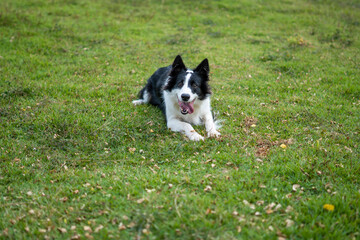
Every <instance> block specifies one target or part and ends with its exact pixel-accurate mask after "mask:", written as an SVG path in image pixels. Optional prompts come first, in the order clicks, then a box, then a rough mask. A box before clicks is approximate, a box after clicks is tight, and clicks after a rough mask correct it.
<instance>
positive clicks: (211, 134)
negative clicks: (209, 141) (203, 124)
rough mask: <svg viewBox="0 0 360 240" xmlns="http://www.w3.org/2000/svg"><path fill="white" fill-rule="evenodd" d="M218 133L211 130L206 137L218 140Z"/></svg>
mask: <svg viewBox="0 0 360 240" xmlns="http://www.w3.org/2000/svg"><path fill="white" fill-rule="evenodd" d="M220 135H221V134H220V133H219V132H218V131H216V130H213V131H209V132H208V134H207V136H208V137H210V138H218V137H220Z"/></svg>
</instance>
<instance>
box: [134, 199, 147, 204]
mask: <svg viewBox="0 0 360 240" xmlns="http://www.w3.org/2000/svg"><path fill="white" fill-rule="evenodd" d="M145 200H146V199H145V198H140V199H138V200H137V201H136V202H137V203H138V204H141V203H143V202H144V201H145Z"/></svg>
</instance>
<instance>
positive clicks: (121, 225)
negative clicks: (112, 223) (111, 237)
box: [118, 222, 126, 231]
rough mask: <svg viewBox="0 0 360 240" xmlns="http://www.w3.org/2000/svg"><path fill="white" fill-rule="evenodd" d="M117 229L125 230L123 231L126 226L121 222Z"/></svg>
mask: <svg viewBox="0 0 360 240" xmlns="http://www.w3.org/2000/svg"><path fill="white" fill-rule="evenodd" d="M118 229H119V230H120V231H122V230H125V229H126V226H125V225H124V224H123V223H122V222H121V223H119V226H118Z"/></svg>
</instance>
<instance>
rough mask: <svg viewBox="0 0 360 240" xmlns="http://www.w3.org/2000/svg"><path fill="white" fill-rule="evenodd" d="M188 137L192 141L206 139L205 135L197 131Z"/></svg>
mask: <svg viewBox="0 0 360 240" xmlns="http://www.w3.org/2000/svg"><path fill="white" fill-rule="evenodd" d="M188 137H189V139H190V140H191V141H200V140H202V141H204V137H203V136H201V135H200V134H198V133H197V132H195V131H194V132H192V133H191V134H190V135H189V136H188Z"/></svg>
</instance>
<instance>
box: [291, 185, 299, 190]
mask: <svg viewBox="0 0 360 240" xmlns="http://www.w3.org/2000/svg"><path fill="white" fill-rule="evenodd" d="M299 188H300V184H294V185H293V186H292V190H293V192H296V191H297V190H298V189H299Z"/></svg>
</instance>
